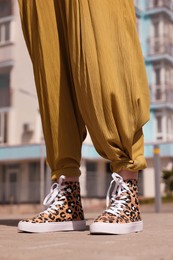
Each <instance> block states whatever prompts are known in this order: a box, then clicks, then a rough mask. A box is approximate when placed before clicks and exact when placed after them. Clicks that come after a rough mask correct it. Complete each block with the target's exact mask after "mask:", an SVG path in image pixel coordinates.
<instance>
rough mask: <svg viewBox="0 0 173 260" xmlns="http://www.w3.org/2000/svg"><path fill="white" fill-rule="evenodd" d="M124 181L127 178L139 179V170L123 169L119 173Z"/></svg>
mask: <svg viewBox="0 0 173 260" xmlns="http://www.w3.org/2000/svg"><path fill="white" fill-rule="evenodd" d="M118 174H119V175H120V176H121V177H122V178H123V180H124V181H126V180H134V179H135V180H138V171H136V172H132V171H128V170H121V171H120V172H119V173H118Z"/></svg>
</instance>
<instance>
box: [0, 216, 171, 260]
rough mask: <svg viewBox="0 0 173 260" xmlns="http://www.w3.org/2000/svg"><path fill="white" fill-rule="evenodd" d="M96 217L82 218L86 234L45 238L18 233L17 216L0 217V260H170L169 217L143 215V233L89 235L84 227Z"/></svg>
mask: <svg viewBox="0 0 173 260" xmlns="http://www.w3.org/2000/svg"><path fill="white" fill-rule="evenodd" d="M96 216H97V213H96V212H95V213H88V214H86V218H87V227H88V230H87V231H84V232H64V233H63V232H59V233H47V234H46V233H44V234H29V233H18V232H17V230H16V225H17V222H18V219H20V218H21V216H11V217H10V216H6V217H5V216H4V219H2V216H1V219H0V259H1V260H3V259H8V260H11V259H16V260H20V259H26V260H27V259H32V260H35V259H36V260H39V259H42V260H47V259H48V260H49V259H57V260H78V259H79V260H97V259H98V260H109V259H111V260H112V259H117V260H150V259H151V260H172V259H173V214H172V213H169V212H168V213H159V214H156V213H151V212H149V213H143V220H144V224H145V230H144V232H141V233H135V234H129V235H89V226H88V225H89V224H90V223H91V222H92V220H93V219H94V218H95V217H96ZM22 217H23V216H22Z"/></svg>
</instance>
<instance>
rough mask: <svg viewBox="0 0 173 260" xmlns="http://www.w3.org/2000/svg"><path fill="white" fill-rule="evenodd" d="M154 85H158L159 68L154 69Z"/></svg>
mask: <svg viewBox="0 0 173 260" xmlns="http://www.w3.org/2000/svg"><path fill="white" fill-rule="evenodd" d="M155 78H156V85H160V68H155Z"/></svg>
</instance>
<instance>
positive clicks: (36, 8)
mask: <svg viewBox="0 0 173 260" xmlns="http://www.w3.org/2000/svg"><path fill="white" fill-rule="evenodd" d="M19 7H20V15H21V22H22V28H23V33H24V37H25V41H26V44H27V48H28V51H29V54H30V57H31V60H32V64H33V70H34V76H35V82H36V88H37V94H38V100H39V107H40V114H41V119H42V125H43V132H44V137H45V142H46V150H47V161H48V164H49V165H50V167H51V170H52V180H56V179H57V178H59V176H60V175H62V174H64V175H66V176H79V175H80V170H79V167H80V160H81V147H82V143H83V141H84V139H85V137H86V128H87V129H88V131H89V134H90V136H91V139H92V141H93V144H94V146H95V148H96V150H97V152H98V153H99V154H100V155H101V156H102V157H104V158H106V159H108V160H109V161H110V167H111V170H112V171H113V172H119V171H120V170H122V169H127V170H130V171H137V170H141V169H144V168H145V167H146V161H145V158H144V138H143V132H142V126H143V125H144V124H145V123H146V122H147V121H148V120H149V88H148V82H147V77H146V70H145V65H144V59H143V55H142V52H141V46H140V43H139V39H138V33H137V30H136V16H135V8H134V3H133V0H19Z"/></svg>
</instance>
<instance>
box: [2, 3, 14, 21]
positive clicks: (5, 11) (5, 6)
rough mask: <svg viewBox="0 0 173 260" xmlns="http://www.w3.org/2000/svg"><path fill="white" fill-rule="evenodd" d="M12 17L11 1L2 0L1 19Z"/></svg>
mask: <svg viewBox="0 0 173 260" xmlns="http://www.w3.org/2000/svg"><path fill="white" fill-rule="evenodd" d="M10 15H12V3H11V0H0V18H2V17H6V16H10Z"/></svg>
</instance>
